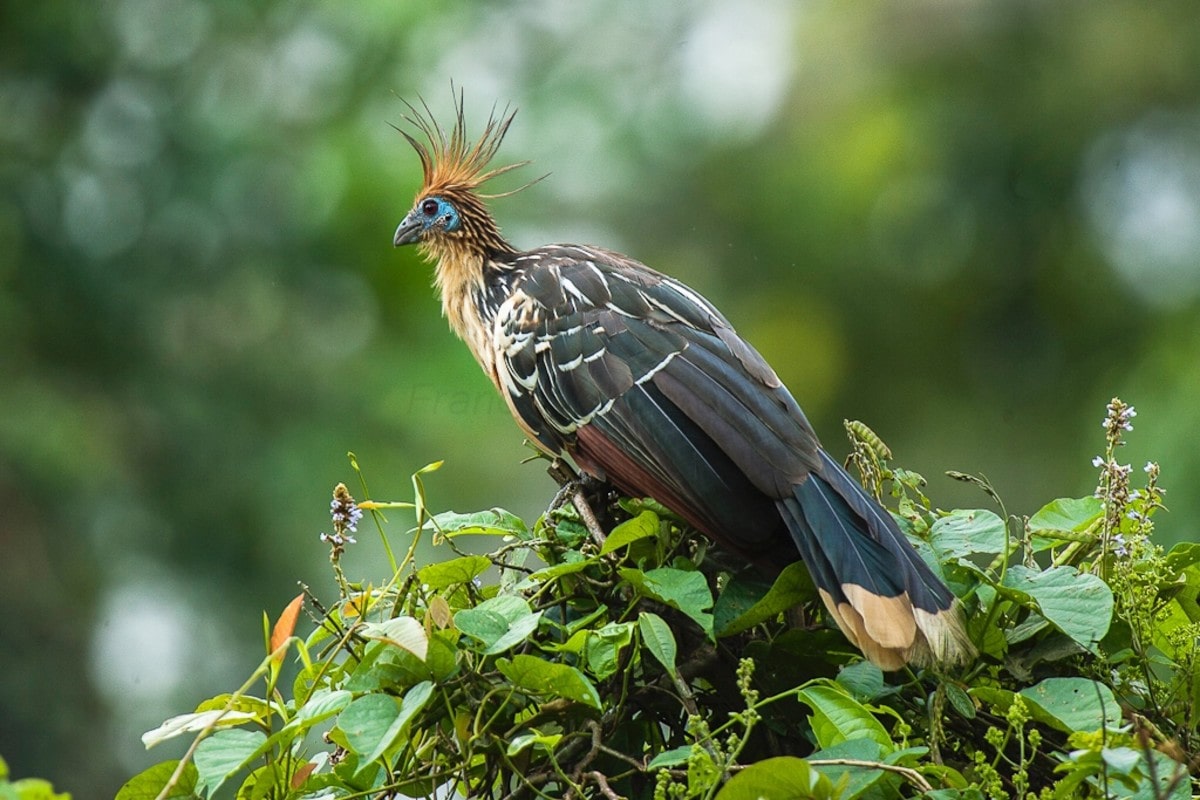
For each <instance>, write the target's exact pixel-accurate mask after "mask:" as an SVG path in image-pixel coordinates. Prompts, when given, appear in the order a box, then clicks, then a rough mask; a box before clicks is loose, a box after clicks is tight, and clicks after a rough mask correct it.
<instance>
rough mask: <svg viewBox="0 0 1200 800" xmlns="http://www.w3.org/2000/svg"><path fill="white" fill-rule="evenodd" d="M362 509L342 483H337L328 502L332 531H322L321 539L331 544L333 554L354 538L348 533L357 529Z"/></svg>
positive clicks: (351, 542)
mask: <svg viewBox="0 0 1200 800" xmlns="http://www.w3.org/2000/svg"><path fill="white" fill-rule="evenodd" d="M362 515H363V512H362V509H361V508H359V507H358V503H356V502H354V498H353V497H352V496H351V495H350V490H349V489H347V488H346V485H345V484H344V483H339V484H338V485H337V486H336V487H334V490H333V500H332V501H330V503H329V517H330V519H332V520H333V533H322V534H321V541H322V542H325V543H327V544H330V545H332V546H333V549H334V554H335V555H336V554H339V553H340V552H341V551H342V549H343V548H344V547H345V546H346V545H348V544H355V542H356V540H355V538H354V537H353V536H351V535H350V534H352V533H354V532H355V531H357V530H358V522H359V520H361V519H362Z"/></svg>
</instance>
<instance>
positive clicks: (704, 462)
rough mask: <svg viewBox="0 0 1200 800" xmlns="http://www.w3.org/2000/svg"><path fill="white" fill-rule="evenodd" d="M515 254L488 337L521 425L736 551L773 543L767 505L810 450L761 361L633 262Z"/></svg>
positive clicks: (784, 492) (774, 516) (581, 253)
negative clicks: (511, 281) (517, 269)
mask: <svg viewBox="0 0 1200 800" xmlns="http://www.w3.org/2000/svg"><path fill="white" fill-rule="evenodd" d="M518 258H519V259H520V260H521V261H520V266H521V267H522V268H523V269H522V274H523V277H522V278H521V279H519V280H518V281H517V282H516V283H515V285H514V291H513V293H512V295H511V296H510V297H509V298H508V300H507V301H506V302H505V303H504V305H503V306H502V307H501V308H500V310H499V312H498V313H497V315H496V317H495V326H496V334H497V335H496V337H495V341H496V342H497V345H496V350H497V371H498V373H499V383H500V385H501V388H502V390H503V391H504V393H505V395H506V399H507V400H508V403H509V405H510V408H511V409H512V410H513V413H514V414H515V415H516V416H517V417H518V420H519V421H520V422H521V424H522V427H524V428H525V429H526V431H527V432H529V433H531V434H532V435H533V436H534V437H535V438H536V439H537V440H538V441H539V442H540V443H541V444H542V445H543V446H544V447H546V448H547V449H549V450H552V451H563V450H566V451H568V452H570V453H572V454H573V455H574V456H575V457H576V460H577V461H579V462H580V466H583V467H585V468H591V469H593V470H594V471H603V472H604V473H605V474H606V475H607V477H609V478H610V479H612V480H613V482H614V483H616V484H617V485H618V486H620V487H621V488H622V489H624V490H625V491H627V492H630V493H638V494H649V495H652V496H654V497H656V498H658V499H659V500H660V501H662V502H663V503H664V504H666V505H667V506H669V507H671V508H672V509H673V510H675V511H677V512H678V513H680V514H681V515H683V516H685V517H686V518H688V519H689V520H690V521H692V522H693V523H694V524H696V525H697V526H698V527H700V528H701V529H703V530H705V531H707V532H709V533H710V534H713V535H714V536H715V537H716V538H718V539H721V540H725V541H726V542H727V543H728V544H732V545H734V546H735V547H750V548H753V547H754V546H757V545H759V544H761V543H763V542H766V541H767V540H768V539H770V538H773V537H775V536H777V535H778V533H779V531H780V520H779V516H778V512H777V511H776V510H775V508H774V500H776V499H779V498H782V497H785V496H788V495H790V493H791V491H792V486H793V484H795V483H797V482H798V481H802V480H803V479H804V477H805V476H806V475H807V474H808V473H809V471H811V470H813V469H814V468H817V466H818V465H819V455H818V453H819V448H818V444H817V440H816V436H815V435H814V433H813V431H812V428H811V426H810V425H809V423H808V421H807V419H805V417H804V414H803V413H802V412H801V411H800V408H799V407H798V406H797V404H796V402H795V401H794V400H793V399H792V397H791V395H790V394H789V393H788V391H787V390H786V389H785V388H784V387H783V386H782V384H781V383H780V381H779V379H778V377H776V375H775V373H774V372H773V371H772V370H771V368H770V367H769V366H768V365H767V363H766V362H765V361H764V360H763V359H762V357H761V356H760V355H759V354H758V353H757V352H756V351H755V350H754V349H753V348H752V347H750V346H749V345H748V344H746V342H744V341H743V340H742V339H741V338H740V337H739V336H738V335H737V334H736V333H735V332H734V330H733V328H732V327H731V326H730V325H729V323H728V322H727V321H726V320H725V318H724V317H723V316H721V314H720V313H719V312H718V311H717V310H716V309H715V308H713V307H712V305H711V304H709V303H708V302H707V301H706V300H704V299H703V298H702V297H700V296H699V295H698V294H696V293H695V292H693V291H692V290H690V289H688V288H687V287H686V286H684V285H683V284H681V283H679V282H677V281H675V280H672V279H671V278H668V277H666V276H664V275H661V274H659V273H657V272H654V271H653V270H651V269H649V268H648V267H645V266H643V265H641V264H638V263H637V262H634V261H631V260H628V259H625V258H624V257H621V256H618V255H616V254H613V253H609V252H607V251H604V250H599V249H595V248H582V247H547V248H542V249H540V250H536V251H533V252H530V253H525V254H522V255H521V256H519V257H518ZM739 501H744V502H739ZM735 537H736V538H735ZM731 539H732V541H731Z"/></svg>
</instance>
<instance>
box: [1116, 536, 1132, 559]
mask: <svg viewBox="0 0 1200 800" xmlns="http://www.w3.org/2000/svg"><path fill="white" fill-rule="evenodd" d="M1112 544H1113V549H1112V551H1113V555H1115V556H1117V557H1119V558H1124V557H1125V556H1127V555H1129V547H1128V546H1127V545H1126V543H1125V536H1124V535H1123V534H1120V533H1117V534H1113V537H1112Z"/></svg>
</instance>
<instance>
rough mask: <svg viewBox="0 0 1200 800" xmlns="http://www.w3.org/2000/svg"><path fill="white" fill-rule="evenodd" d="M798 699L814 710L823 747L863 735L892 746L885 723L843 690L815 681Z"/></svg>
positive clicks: (813, 721) (814, 724)
mask: <svg viewBox="0 0 1200 800" xmlns="http://www.w3.org/2000/svg"><path fill="white" fill-rule="evenodd" d="M797 699H799V700H800V702H802V703H804V704H805V705H807V706H808V707H809V708H811V709H812V711H813V713H812V715H811V716H810V717H809V720H810V723H811V724H812V729H813V734H814V735H815V736H816V737H817V744H819V745H820V746H821V747H832V746H834V745H836V744H840V743H841V742H845V741H848V740H850V739H859V738H863V739H871V740H873V741H876V742H878V743H879V744H880V745H882V746H883V747H886V748H888V749H889V750H890V749H891V748H892V739H891V737H890V736H888V732H887V730H886V729H885V728H884V727H883V724H882V723H881V722H880V721H879V720H877V719H876V718H875V715H873V714H872V713H871V712H870V711H868V710H867V709H866V707H865V706H863V705H862V704H861V703H859V702H858V701H857V700H855V699H854V698H853V697H851V696H850V695H848V694H846V693H845V692H844V691H842V690H840V689H835V688H833V687H832V686H829V685H825V684H816V685H814V686H809V687H808V688H806V689H802V690H800V692H799V693H798V695H797Z"/></svg>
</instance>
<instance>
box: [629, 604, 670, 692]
mask: <svg viewBox="0 0 1200 800" xmlns="http://www.w3.org/2000/svg"><path fill="white" fill-rule="evenodd" d="M638 633H640V634H641V636H642V644H644V645H646V649H647V650H649V651H650V655H652V656H654V658H655V659H657V660H658V663H660V664H662V665H663V669H665V670H666V671H667V674H668V675H670V676H672V677H674V676H675V656H676V655H677V654H678V647H677V646H676V644H675V634H674V633H672V632H671V626H670V625H668V624H667V623H666V620H664V619H663V618H662V617H660V616H659V615H658V614H655V613H653V612H651V611H643V612H641V613H640V614H638Z"/></svg>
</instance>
